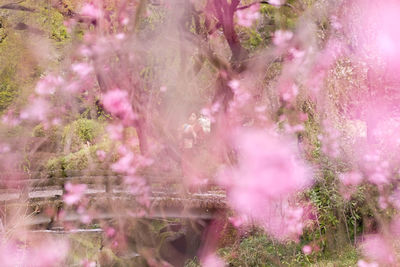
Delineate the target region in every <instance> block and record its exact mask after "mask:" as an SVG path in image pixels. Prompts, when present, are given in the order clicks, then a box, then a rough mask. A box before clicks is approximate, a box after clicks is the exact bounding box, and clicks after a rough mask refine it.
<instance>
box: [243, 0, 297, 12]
mask: <svg viewBox="0 0 400 267" xmlns="http://www.w3.org/2000/svg"><path fill="white" fill-rule="evenodd" d="M255 4H262V5H270V6H275V5H272V4H270V3H269V2H268V1H259V2H254V3H251V4H248V5H245V6H240V7H238V8H236V10H241V9H246V8H249V7H251V6H252V5H255ZM282 6H287V7H290V8H291V9H293V10H295V9H296V8H295V7H294V6H293V5H291V4H289V3H285V4H283V5H282Z"/></svg>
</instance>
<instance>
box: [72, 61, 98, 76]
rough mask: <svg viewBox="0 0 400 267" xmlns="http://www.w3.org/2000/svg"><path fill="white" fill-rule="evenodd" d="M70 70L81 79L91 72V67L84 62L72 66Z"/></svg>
mask: <svg viewBox="0 0 400 267" xmlns="http://www.w3.org/2000/svg"><path fill="white" fill-rule="evenodd" d="M71 69H72V71H73V72H75V73H76V74H78V75H79V76H81V77H86V76H87V75H89V74H90V73H91V72H92V71H93V67H92V66H91V65H89V64H88V63H86V62H82V63H75V64H72V66H71Z"/></svg>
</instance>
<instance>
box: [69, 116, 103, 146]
mask: <svg viewBox="0 0 400 267" xmlns="http://www.w3.org/2000/svg"><path fill="white" fill-rule="evenodd" d="M101 133H103V125H102V124H101V123H99V122H98V121H96V120H90V119H85V118H80V119H78V120H76V121H74V122H72V123H71V124H68V125H67V126H65V128H64V131H63V135H62V144H63V145H64V147H65V149H66V150H67V151H68V150H70V151H77V150H79V149H80V148H82V147H83V146H84V145H86V144H87V143H92V142H94V141H95V139H96V138H97V137H99V136H100V134H101Z"/></svg>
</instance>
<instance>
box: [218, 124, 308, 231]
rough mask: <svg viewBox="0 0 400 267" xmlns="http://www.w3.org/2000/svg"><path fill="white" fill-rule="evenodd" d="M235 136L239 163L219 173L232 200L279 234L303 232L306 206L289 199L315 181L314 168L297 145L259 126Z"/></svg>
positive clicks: (240, 213) (242, 213) (236, 205)
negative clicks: (305, 163)
mask: <svg viewBox="0 0 400 267" xmlns="http://www.w3.org/2000/svg"><path fill="white" fill-rule="evenodd" d="M234 139H235V142H236V145H237V149H238V156H239V162H238V166H237V167H235V168H231V169H227V170H225V171H224V172H222V173H221V174H220V176H219V177H220V182H221V184H222V185H225V187H226V188H227V198H228V202H229V204H230V205H231V206H232V207H233V208H234V209H235V210H236V211H237V212H238V214H239V215H241V216H242V215H244V216H248V217H250V218H255V219H256V220H257V221H258V222H259V223H260V224H261V225H262V226H263V227H264V228H265V229H266V230H267V231H268V232H269V233H271V234H272V235H273V236H274V237H276V238H281V239H284V238H291V237H296V236H297V235H299V234H301V232H302V229H303V226H304V224H303V222H302V213H303V208H302V207H301V206H299V207H294V206H292V205H290V204H289V203H288V201H287V199H288V198H290V197H292V196H294V195H295V194H296V193H297V192H299V191H301V190H303V189H305V188H306V187H307V186H309V185H310V184H311V172H310V170H309V169H308V168H307V167H306V166H305V165H304V163H303V162H301V161H300V160H299V159H298V158H297V157H298V156H297V153H298V151H297V146H296V145H295V144H294V143H292V142H291V141H290V140H287V139H286V138H283V137H279V136H277V135H276V134H273V133H268V132H262V131H259V130H249V131H241V132H239V133H238V134H237V135H236V137H235V138H234ZM282 210H283V211H285V212H284V213H282V212H281V211H282ZM282 225H285V227H282Z"/></svg>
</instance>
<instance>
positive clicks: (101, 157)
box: [96, 150, 107, 161]
mask: <svg viewBox="0 0 400 267" xmlns="http://www.w3.org/2000/svg"><path fill="white" fill-rule="evenodd" d="M96 155H97V157H98V159H99V160H100V161H104V160H105V159H106V156H107V153H106V152H105V151H104V150H97V151H96Z"/></svg>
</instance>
